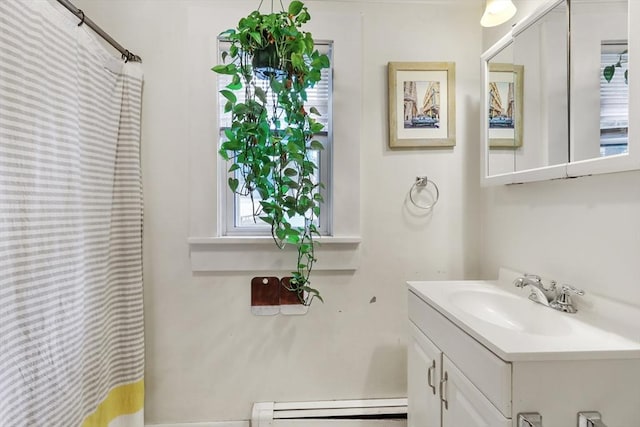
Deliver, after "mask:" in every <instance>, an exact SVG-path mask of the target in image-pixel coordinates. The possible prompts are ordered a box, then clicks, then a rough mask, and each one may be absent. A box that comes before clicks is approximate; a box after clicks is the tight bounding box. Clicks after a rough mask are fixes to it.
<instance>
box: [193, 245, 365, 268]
mask: <svg viewBox="0 0 640 427" xmlns="http://www.w3.org/2000/svg"><path fill="white" fill-rule="evenodd" d="M318 241H319V244H318V245H317V246H316V249H315V251H316V254H317V257H318V262H317V263H316V265H315V266H314V270H317V271H353V270H356V269H357V268H358V266H359V264H360V238H358V237H344V238H342V237H321V238H318ZM189 249H190V259H191V269H192V270H193V271H203V272H204V271H256V270H259V271H274V272H275V271H287V272H289V271H293V269H294V265H293V264H292V262H293V261H295V260H293V261H292V253H293V250H294V248H293V247H292V246H287V247H285V248H284V249H279V248H278V247H277V246H276V245H275V243H274V242H273V239H272V238H271V236H265V237H239V236H236V237H193V238H189Z"/></svg>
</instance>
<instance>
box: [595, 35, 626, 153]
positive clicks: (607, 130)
mask: <svg viewBox="0 0 640 427" xmlns="http://www.w3.org/2000/svg"><path fill="white" fill-rule="evenodd" d="M626 50H627V43H626V42H603V43H602V50H601V60H600V64H601V65H600V155H601V156H609V155H613V154H623V153H626V152H627V149H628V148H627V147H628V128H629V85H628V84H627V82H626V80H625V72H626V71H627V70H628V58H629V57H628V54H627V53H623V52H625V51H626ZM618 64H619V65H620V66H619V67H618V66H617V65H618ZM612 65H613V66H616V67H615V73H614V75H613V78H612V79H611V81H609V82H607V80H606V79H605V77H604V74H605V73H604V70H605V67H608V66H612Z"/></svg>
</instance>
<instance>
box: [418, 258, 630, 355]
mask: <svg viewBox="0 0 640 427" xmlns="http://www.w3.org/2000/svg"><path fill="white" fill-rule="evenodd" d="M517 276H518V273H515V272H512V271H510V270H506V269H502V270H501V271H500V278H499V279H498V280H496V281H484V280H465V281H422V282H421V281H411V282H408V285H409V290H410V292H412V293H413V294H415V295H416V296H417V297H418V298H420V299H421V300H422V301H424V302H425V303H426V304H428V305H429V306H431V307H432V308H434V309H435V310H437V311H438V312H440V313H441V314H442V315H444V316H445V317H446V318H448V319H449V320H450V321H451V322H453V323H454V324H455V325H456V326H458V327H459V328H460V329H462V330H463V331H465V332H466V333H467V334H469V335H470V336H472V337H473V338H475V339H476V340H477V341H478V342H480V343H481V344H483V345H484V346H485V347H487V348H488V349H489V350H491V351H492V352H493V353H494V354H496V355H497V356H498V357H500V358H501V359H502V360H505V361H543V360H595V359H636V358H638V359H640V327H639V326H638V325H640V308H638V307H634V306H629V305H625V304H623V303H620V302H617V301H612V300H609V299H606V298H603V297H600V296H596V295H591V294H586V295H585V296H583V297H576V299H579V302H578V303H577V306H578V312H577V313H575V314H569V313H562V312H560V311H557V310H554V309H551V308H549V307H545V306H543V305H541V304H537V303H535V302H533V301H530V300H529V299H528V295H529V290H528V289H527V288H524V289H518V288H516V287H514V286H513V285H512V284H511V283H512V281H513V279H514V278H515V277H517Z"/></svg>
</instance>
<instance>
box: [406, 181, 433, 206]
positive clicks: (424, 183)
mask: <svg viewBox="0 0 640 427" xmlns="http://www.w3.org/2000/svg"><path fill="white" fill-rule="evenodd" d="M428 184H431V185H433V188H435V189H436V199H435V200H434V201H433V203H431V204H430V205H426V206H424V205H421V204H418V203H416V201H415V200H413V191H414V190H417V189H419V188H424V187H426V186H427V185H428ZM438 199H440V190H439V189H438V186H437V185H436V183H435V182H433V181H431V180H430V179H429V178H427V177H426V176H417V177H416V182H414V183H413V185H412V186H411V189H410V190H409V200H411V203H413V205H414V206H415V207H417V208H419V209H425V210H429V209H432V208H433V207H434V206H435V205H436V203H438Z"/></svg>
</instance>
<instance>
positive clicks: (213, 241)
mask: <svg viewBox="0 0 640 427" xmlns="http://www.w3.org/2000/svg"><path fill="white" fill-rule="evenodd" d="M316 240H317V241H318V242H320V243H321V244H331V245H357V244H358V243H360V241H361V240H362V239H361V238H360V237H358V236H344V237H336V236H320V237H318V238H317V239H316ZM187 241H188V242H189V244H190V245H194V246H195V245H238V244H246V245H262V244H269V245H272V244H273V238H272V237H271V236H224V237H189V239H188V240H187Z"/></svg>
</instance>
